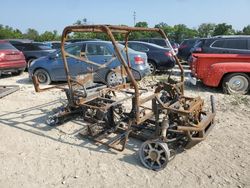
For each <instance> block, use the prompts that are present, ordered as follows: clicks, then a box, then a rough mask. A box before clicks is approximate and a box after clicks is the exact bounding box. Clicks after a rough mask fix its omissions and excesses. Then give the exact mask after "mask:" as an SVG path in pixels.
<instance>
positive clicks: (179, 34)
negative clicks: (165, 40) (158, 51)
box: [173, 24, 197, 43]
mask: <svg viewBox="0 0 250 188" xmlns="http://www.w3.org/2000/svg"><path fill="white" fill-rule="evenodd" d="M173 30H174V36H173V39H174V41H176V42H179V43H180V42H181V41H183V40H184V39H186V38H194V37H196V36H197V30H195V29H189V28H188V27H187V26H186V25H184V24H178V25H175V26H174V28H173Z"/></svg>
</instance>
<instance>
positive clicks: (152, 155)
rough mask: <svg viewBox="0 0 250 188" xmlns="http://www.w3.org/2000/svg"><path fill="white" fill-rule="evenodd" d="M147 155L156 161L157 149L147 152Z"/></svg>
mask: <svg viewBox="0 0 250 188" xmlns="http://www.w3.org/2000/svg"><path fill="white" fill-rule="evenodd" d="M149 156H150V158H151V160H152V161H156V160H157V159H158V153H157V151H151V152H150V153H149Z"/></svg>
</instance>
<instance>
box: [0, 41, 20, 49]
mask: <svg viewBox="0 0 250 188" xmlns="http://www.w3.org/2000/svg"><path fill="white" fill-rule="evenodd" d="M0 50H16V48H15V47H14V46H12V45H11V44H10V43H8V42H0Z"/></svg>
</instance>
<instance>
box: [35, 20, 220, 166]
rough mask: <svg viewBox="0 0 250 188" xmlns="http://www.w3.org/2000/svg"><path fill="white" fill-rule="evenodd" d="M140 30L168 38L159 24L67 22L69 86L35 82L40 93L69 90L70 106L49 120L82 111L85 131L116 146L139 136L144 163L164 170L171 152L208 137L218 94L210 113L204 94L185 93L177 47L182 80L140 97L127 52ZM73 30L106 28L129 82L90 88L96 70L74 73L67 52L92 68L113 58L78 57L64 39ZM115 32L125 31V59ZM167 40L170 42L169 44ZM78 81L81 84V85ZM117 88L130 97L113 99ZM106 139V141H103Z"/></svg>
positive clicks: (60, 119)
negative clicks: (128, 108) (128, 104)
mask: <svg viewBox="0 0 250 188" xmlns="http://www.w3.org/2000/svg"><path fill="white" fill-rule="evenodd" d="M140 31H141V32H157V33H159V34H160V35H161V36H162V37H163V38H165V39H166V41H167V42H168V43H169V41H168V39H167V36H166V35H165V33H164V32H163V30H161V29H159V28H139V27H125V26H112V25H78V26H68V27H66V28H65V29H64V31H63V34H62V40H61V42H62V44H61V50H62V58H63V62H64V68H65V73H66V77H67V85H68V88H65V87H62V86H53V87H49V88H43V89H42V88H40V86H39V83H38V81H37V78H36V77H35V76H33V82H34V86H35V89H36V91H37V92H40V91H46V90H48V89H53V88H59V89H64V90H65V92H66V96H67V99H68V105H67V106H66V107H65V108H64V109H63V110H62V111H60V112H59V113H58V114H56V115H54V116H52V117H51V118H50V119H49V123H50V124H59V123H62V122H63V121H64V120H65V119H67V117H71V116H72V115H74V114H79V115H81V116H83V118H84V120H85V121H86V122H89V123H90V124H88V125H87V130H88V131H87V133H86V132H85V133H83V134H84V135H85V136H86V135H87V136H88V137H89V138H92V139H94V140H95V141H96V142H99V143H102V144H105V145H107V146H109V147H111V148H113V149H115V150H118V151H122V150H123V149H124V148H125V146H126V143H127V140H128V137H129V136H133V137H136V138H139V139H141V140H143V141H146V142H144V143H143V144H142V146H141V149H140V152H139V155H140V159H141V162H142V163H143V164H144V166H146V167H147V168H149V169H153V170H160V169H163V168H164V167H165V166H166V165H167V163H168V161H169V160H170V158H172V156H173V152H171V151H173V150H175V148H176V147H179V146H183V147H186V148H190V147H192V146H193V145H195V144H197V143H199V142H200V141H202V140H204V139H205V137H206V136H207V134H208V133H209V132H210V130H211V129H212V127H213V125H214V117H215V105H214V99H213V97H211V106H212V113H207V112H205V111H204V110H203V104H204V102H203V100H202V99H201V98H200V97H196V98H190V97H185V96H184V70H183V68H182V65H181V64H180V62H179V60H178V58H177V57H176V55H175V53H174V51H173V49H172V55H173V57H174V59H175V61H176V63H177V65H178V67H179V69H180V72H181V79H180V81H179V82H177V81H175V80H172V79H170V78H169V79H168V80H167V81H165V82H160V83H158V84H156V85H155V87H154V88H155V90H154V92H153V93H151V94H150V95H147V96H146V97H145V96H144V97H142V95H143V93H145V92H147V90H146V89H143V88H139V86H138V83H137V81H136V80H135V78H134V75H133V72H132V71H133V70H132V69H131V67H130V66H129V65H130V63H129V56H128V40H129V35H130V34H131V33H132V32H140ZM72 32H96V33H106V34H107V36H108V37H109V39H110V40H111V42H112V44H113V46H114V50H115V55H114V58H117V59H118V60H119V61H120V63H121V68H120V70H116V68H115V69H114V70H113V71H121V74H123V73H125V75H126V76H127V78H128V79H129V80H130V83H126V84H125V83H122V84H118V85H115V86H110V85H108V86H107V85H104V86H101V87H96V88H90V89H86V88H85V86H86V84H87V82H88V81H91V80H93V72H91V71H90V73H89V74H87V75H85V77H84V78H77V79H75V78H72V76H71V74H70V69H69V67H68V63H67V57H73V58H75V59H78V60H80V61H82V63H87V64H88V65H90V67H91V66H95V67H98V68H99V69H101V68H104V67H106V66H107V65H108V64H109V63H110V62H107V63H106V64H104V65H99V64H97V63H95V62H93V61H90V60H89V59H88V58H87V56H86V54H83V55H82V56H81V55H80V57H78V56H75V55H72V54H69V53H68V52H67V51H66V50H65V45H64V44H65V42H66V40H67V36H68V35H69V34H70V33H72ZM114 33H122V34H124V39H125V52H126V57H125V58H124V56H123V55H122V52H121V50H120V49H119V47H118V42H117V41H116V40H115V37H114V35H113V34H114ZM168 45H169V46H170V47H171V44H170V43H169V44H168ZM76 86H80V89H79V88H78V87H76ZM117 92H120V93H125V94H126V97H123V98H121V99H117V98H113V96H116V95H115V93H117ZM90 93H91V94H90ZM111 94H113V95H111ZM128 95H129V96H128ZM127 100H131V111H130V112H129V113H126V112H125V111H124V110H123V108H122V105H123V104H124V102H125V101H127ZM148 102H151V107H148V106H146V105H145V104H146V103H148ZM144 130H145V131H144ZM111 135H115V136H113V137H112V136H111ZM105 139H106V141H104V140H105ZM107 140H108V141H107Z"/></svg>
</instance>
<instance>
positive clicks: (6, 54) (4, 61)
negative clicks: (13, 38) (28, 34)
mask: <svg viewBox="0 0 250 188" xmlns="http://www.w3.org/2000/svg"><path fill="white" fill-rule="evenodd" d="M25 67H26V61H25V57H24V55H23V53H22V52H20V51H19V50H17V49H16V48H15V47H14V46H12V45H11V44H10V43H9V42H8V41H4V40H0V76H1V74H2V73H8V72H11V73H12V74H14V75H19V74H21V73H22V72H23V71H24V69H25Z"/></svg>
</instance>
